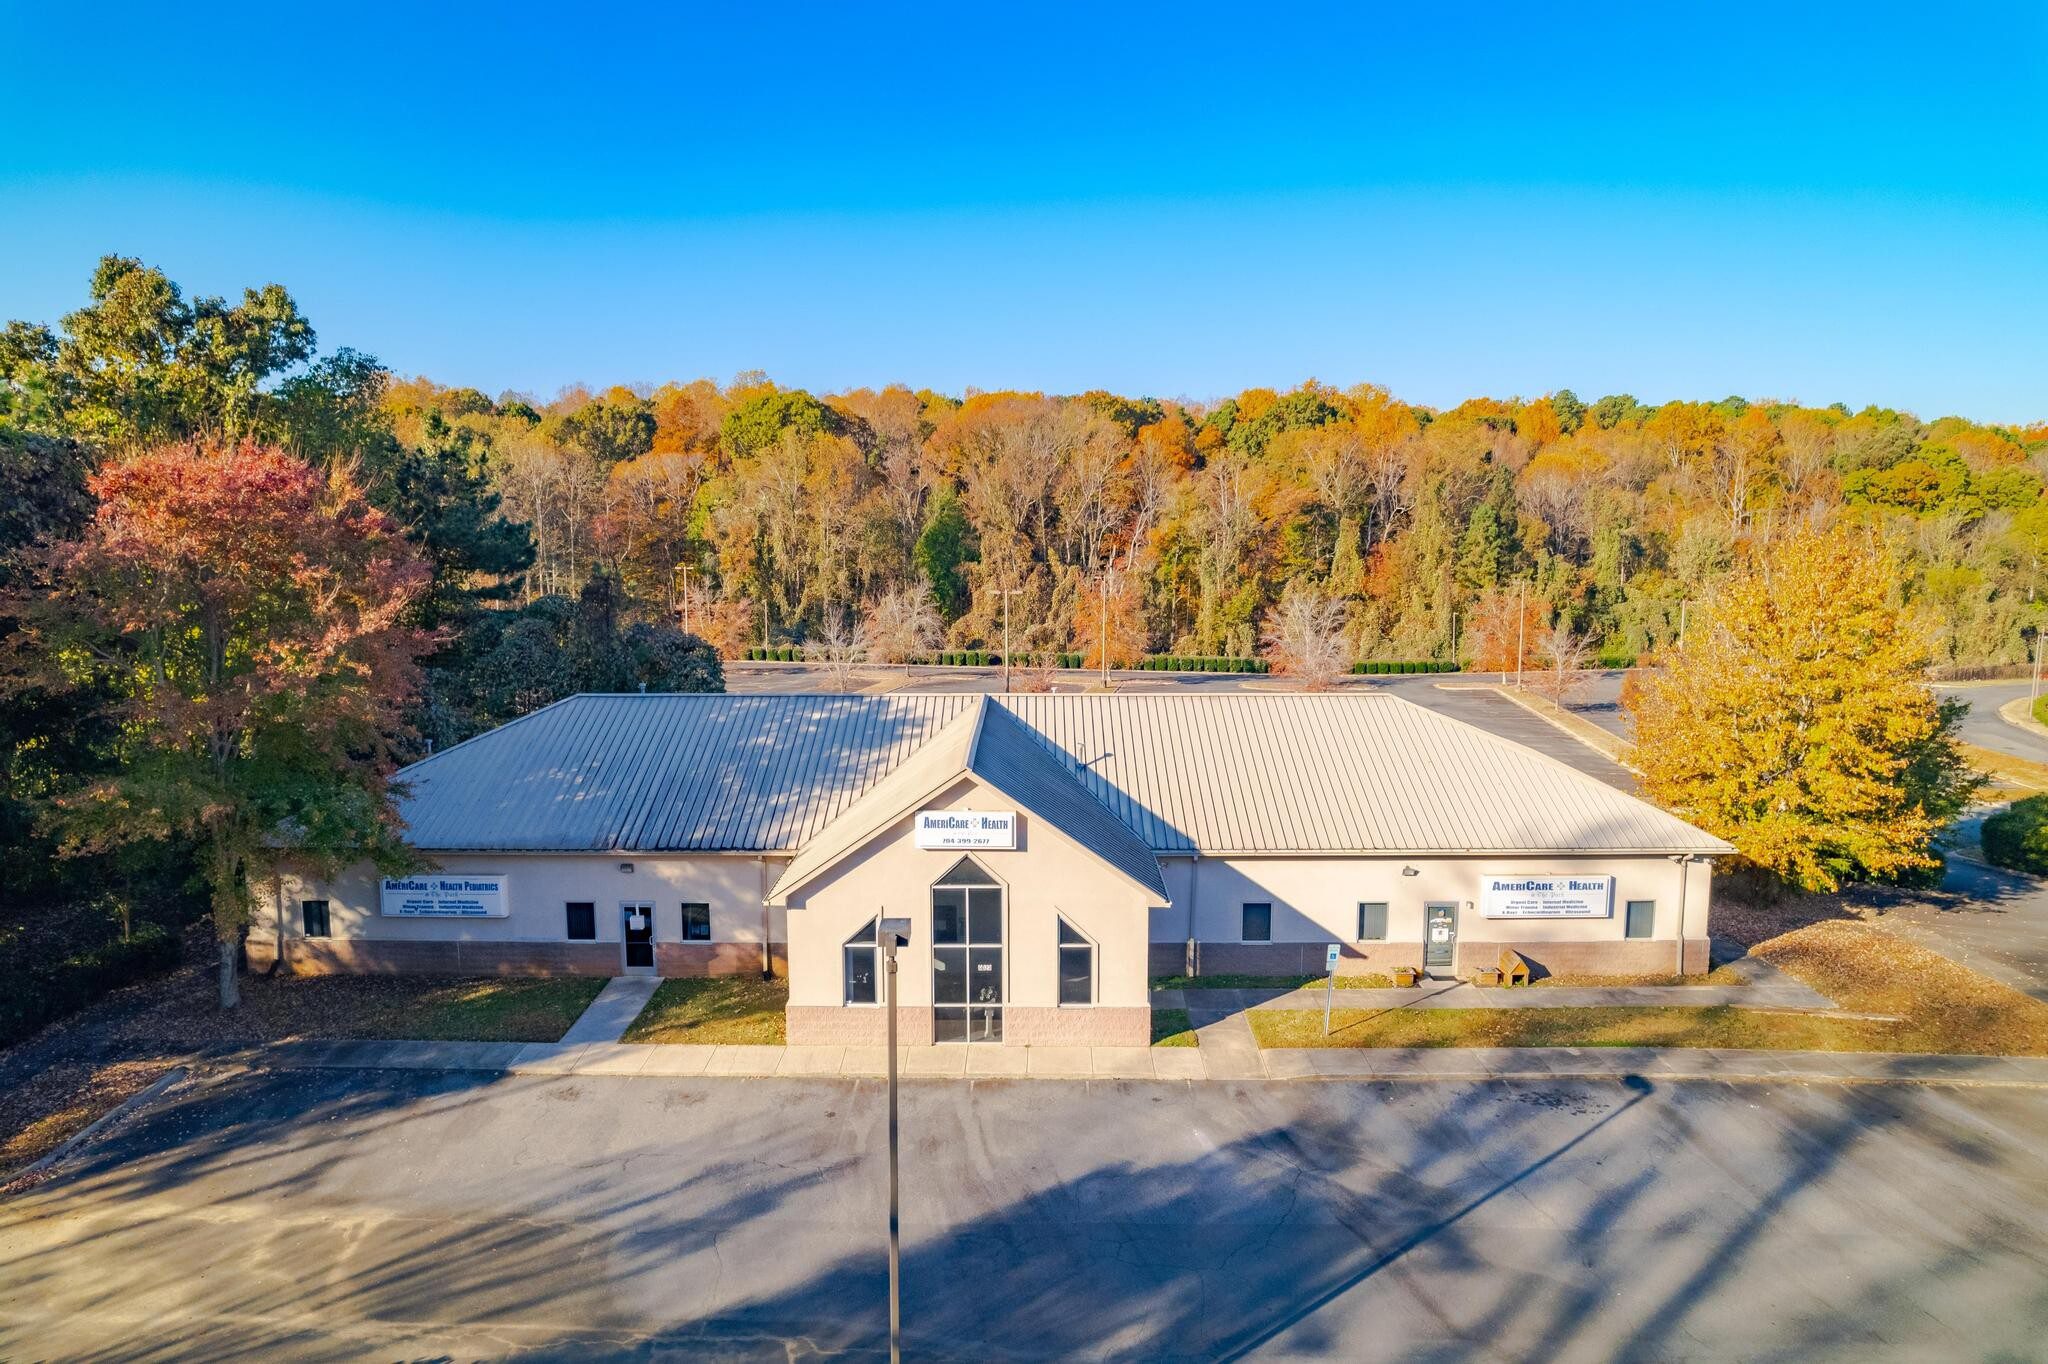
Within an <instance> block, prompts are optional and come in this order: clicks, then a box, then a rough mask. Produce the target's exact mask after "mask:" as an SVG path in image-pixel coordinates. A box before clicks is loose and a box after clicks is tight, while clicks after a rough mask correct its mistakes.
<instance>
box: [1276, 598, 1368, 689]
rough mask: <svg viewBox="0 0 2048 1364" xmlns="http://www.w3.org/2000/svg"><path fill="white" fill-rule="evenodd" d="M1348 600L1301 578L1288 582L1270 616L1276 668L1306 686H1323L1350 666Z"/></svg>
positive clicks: (1315, 687) (1334, 679)
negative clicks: (1346, 631)
mask: <svg viewBox="0 0 2048 1364" xmlns="http://www.w3.org/2000/svg"><path fill="white" fill-rule="evenodd" d="M1349 615H1350V603H1348V602H1346V601H1344V600H1343V599H1342V598H1341V597H1329V596H1325V595H1324V594H1323V593H1322V592H1320V591H1318V590H1317V589H1315V588H1312V587H1308V586H1306V585H1304V584H1302V583H1300V582H1295V583H1291V584H1289V586H1288V588H1287V591H1286V593H1285V594H1284V595H1283V596H1282V597H1281V598H1280V602H1279V604H1278V605H1277V606H1275V607H1274V608H1273V610H1272V611H1271V612H1270V613H1269V614H1268V615H1267V617H1266V638H1265V644H1266V657H1267V658H1268V659H1270V660H1271V661H1272V663H1273V670H1274V671H1275V672H1277V673H1281V674H1284V675H1285V676H1288V677H1292V678H1295V679H1296V680H1298V681H1299V682H1300V683H1301V684H1302V686H1303V687H1304V688H1305V689H1306V690H1308V691H1323V690H1325V689H1327V688H1328V687H1329V686H1330V684H1331V683H1333V682H1335V681H1336V680H1337V679H1338V678H1339V677H1342V676H1343V675H1344V674H1345V672H1347V671H1348V670H1349V669H1350V666H1351V651H1350V648H1349V646H1348V645H1347V644H1346V643H1345V630H1344V627H1345V624H1346V618H1347V617H1348V616H1349Z"/></svg>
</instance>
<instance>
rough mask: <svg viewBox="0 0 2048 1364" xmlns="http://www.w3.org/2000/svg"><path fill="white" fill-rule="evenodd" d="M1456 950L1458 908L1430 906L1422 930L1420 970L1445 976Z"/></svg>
mask: <svg viewBox="0 0 2048 1364" xmlns="http://www.w3.org/2000/svg"><path fill="white" fill-rule="evenodd" d="M1457 950H1458V907H1457V906H1456V905H1431V906H1429V909H1428V912H1427V914H1425V916H1424V920H1423V929H1422V969H1423V970H1425V971H1427V972H1429V973H1430V974H1431V975H1433V976H1436V975H1444V976H1447V975H1449V974H1450V973H1451V962H1452V961H1453V959H1454V958H1455V956H1456V953H1457Z"/></svg>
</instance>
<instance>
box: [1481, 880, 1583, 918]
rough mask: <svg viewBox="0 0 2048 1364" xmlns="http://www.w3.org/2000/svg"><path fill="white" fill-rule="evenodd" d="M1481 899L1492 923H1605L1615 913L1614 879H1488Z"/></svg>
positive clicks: (1482, 888) (1485, 881) (1482, 907)
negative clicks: (1586, 921) (1537, 921)
mask: <svg viewBox="0 0 2048 1364" xmlns="http://www.w3.org/2000/svg"><path fill="white" fill-rule="evenodd" d="M1479 897H1480V898H1479V907H1480V912H1481V913H1483V914H1485V915H1486V917H1487V918H1489V919H1605V918H1607V917H1608V916H1609V915H1611V914H1613V913H1614V878H1613V877H1612V876H1488V877H1486V878H1484V880H1483V881H1482V883H1481V885H1480V888H1479Z"/></svg>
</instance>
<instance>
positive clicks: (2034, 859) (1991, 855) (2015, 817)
mask: <svg viewBox="0 0 2048 1364" xmlns="http://www.w3.org/2000/svg"><path fill="white" fill-rule="evenodd" d="M1979 837H1980V838H1981V839H1982V840H1983V843H1984V860H1985V861H1987V862H1989V863H1991V865H1993V866H1995V867H2008V868H2010V869H2011V870H2013V871H2024V872H2032V873H2033V874H2035V875H2037V876H2040V875H2048V796H2028V797H2027V798H2026V799H2025V800H2016V801H2014V802H2013V803H2012V804H2010V805H2008V806H2006V807H2005V808H2004V809H2003V810H2000V811H1999V812H1998V813H1997V814H1995V815H1993V816H1991V818H1989V819H1987V820H1985V821H1984V828H1983V831H1982V833H1981V834H1980V835H1979Z"/></svg>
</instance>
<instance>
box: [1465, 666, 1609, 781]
mask: <svg viewBox="0 0 2048 1364" xmlns="http://www.w3.org/2000/svg"><path fill="white" fill-rule="evenodd" d="M1486 690H1488V691H1491V692H1495V693H1497V694H1499V695H1500V696H1503V697H1506V698H1507V699H1508V700H1510V701H1512V702H1514V703H1515V704H1516V705H1518V706H1520V707H1521V708H1522V709H1523V710H1526V711H1528V712H1529V713H1530V714H1531V715H1533V716H1535V717H1536V718H1537V719H1539V720H1541V721H1543V722H1544V723H1545V724H1547V725H1549V726H1550V727H1551V728H1553V729H1556V730H1559V731H1561V732H1562V733H1564V734H1567V735H1570V736H1571V737H1572V738H1574V739H1576V740H1578V741H1579V742H1580V743H1582V744H1584V745H1585V746H1586V747H1588V748H1590V749H1592V750H1593V751H1594V752H1595V753H1598V754H1599V755H1600V756H1601V757H1603V758H1605V759H1607V761H1609V762H1611V763H1613V764H1614V765H1615V766H1616V767H1619V768H1621V769H1622V770H1624V771H1627V772H1632V773H1634V774H1635V775H1636V776H1639V777H1640V776H1641V775H1642V774H1643V770H1642V769H1641V768H1640V767H1637V766H1636V765H1635V764H1634V763H1633V762H1631V761H1629V759H1630V758H1631V757H1632V756H1633V753H1634V750H1633V748H1632V746H1631V745H1630V744H1629V743H1628V741H1627V740H1625V739H1623V738H1621V737H1620V736H1619V735H1615V734H1609V733H1608V732H1607V731H1606V730H1604V729H1602V728H1600V726H1598V725H1596V724H1594V723H1593V722H1592V721H1591V720H1581V719H1580V718H1579V717H1578V716H1576V715H1573V714H1572V713H1571V712H1570V711H1568V710H1566V709H1564V708H1563V707H1562V706H1556V705H1552V704H1551V702H1550V701H1549V700H1548V699H1547V698H1544V697H1540V696H1531V695H1529V694H1528V692H1527V691H1517V690H1515V689H1514V688H1513V687H1503V686H1499V685H1497V684H1491V683H1490V684H1488V686H1487V688H1486Z"/></svg>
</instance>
